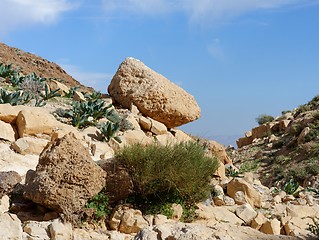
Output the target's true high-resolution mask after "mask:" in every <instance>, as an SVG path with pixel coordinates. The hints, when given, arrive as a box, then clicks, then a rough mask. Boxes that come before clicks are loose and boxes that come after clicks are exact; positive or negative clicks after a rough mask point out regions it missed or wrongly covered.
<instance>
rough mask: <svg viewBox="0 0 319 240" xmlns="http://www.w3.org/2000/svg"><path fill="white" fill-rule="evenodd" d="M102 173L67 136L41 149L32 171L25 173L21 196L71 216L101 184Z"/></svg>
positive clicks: (79, 144)
mask: <svg viewBox="0 0 319 240" xmlns="http://www.w3.org/2000/svg"><path fill="white" fill-rule="evenodd" d="M105 177H106V173H105V172H104V171H103V170H102V169H101V168H100V167H99V166H97V165H96V163H94V162H93V160H92V159H91V156H90V153H89V151H88V149H86V148H85V147H84V146H83V145H82V144H81V142H80V141H79V140H77V139H76V138H75V136H74V135H73V134H72V133H70V134H67V135H65V136H64V137H62V138H59V139H56V140H55V141H54V142H52V143H51V144H49V145H47V147H46V148H45V149H44V150H43V152H42V153H41V154H40V157H39V163H38V165H37V167H36V171H31V170H30V171H28V173H27V177H26V186H25V192H24V196H25V197H26V198H28V199H30V200H32V201H33V202H35V203H38V204H41V205H43V206H45V207H47V208H50V209H53V210H54V211H56V212H58V213H64V214H65V216H66V217H71V216H72V214H73V213H74V212H77V211H78V210H80V209H81V208H82V207H83V206H84V205H85V204H86V202H87V201H88V200H89V199H91V198H92V197H93V196H95V195H96V194H97V193H99V192H100V191H101V190H102V188H103V187H104V185H105Z"/></svg>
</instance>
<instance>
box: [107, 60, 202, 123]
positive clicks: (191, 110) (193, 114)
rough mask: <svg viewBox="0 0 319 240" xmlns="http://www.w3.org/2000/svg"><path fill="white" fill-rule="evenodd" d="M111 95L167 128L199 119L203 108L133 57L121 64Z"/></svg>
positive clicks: (112, 84) (180, 89)
mask: <svg viewBox="0 0 319 240" xmlns="http://www.w3.org/2000/svg"><path fill="white" fill-rule="evenodd" d="M108 92H109V93H110V95H111V96H112V97H113V98H114V99H115V100H116V101H117V102H118V103H120V104H121V105H123V106H124V107H127V108H130V107H131V105H132V104H134V105H135V106H137V108H138V110H139V111H140V112H141V113H142V114H144V115H145V116H148V117H151V118H153V119H155V120H157V121H159V122H161V123H164V124H165V125H166V126H167V127H168V128H173V127H177V126H180V125H183V124H186V123H188V122H192V121H194V120H196V119H198V118H199V117H200V108H199V107H198V105H197V102H196V101H195V99H194V97H193V96H192V95H190V94H189V93H187V92H186V91H185V90H183V89H182V88H180V87H179V86H177V85H176V84H174V83H172V82H170V81H169V80H168V79H167V78H165V77H164V76H162V75H161V74H159V73H156V72H155V71H153V70H152V69H150V68H148V67H147V66H145V65H144V63H142V62H141V61H139V60H137V59H134V58H126V59H125V61H124V62H122V64H121V65H120V67H119V69H118V70H117V72H116V74H115V75H114V77H113V79H112V81H111V83H110V85H109V87H108Z"/></svg>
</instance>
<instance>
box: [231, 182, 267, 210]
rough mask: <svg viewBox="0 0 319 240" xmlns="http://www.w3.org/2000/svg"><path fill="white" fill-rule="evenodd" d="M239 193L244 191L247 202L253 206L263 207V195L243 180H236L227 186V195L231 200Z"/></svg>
mask: <svg viewBox="0 0 319 240" xmlns="http://www.w3.org/2000/svg"><path fill="white" fill-rule="evenodd" d="M238 191H242V192H243V193H244V194H245V197H246V200H247V202H248V203H249V204H250V205H251V206H253V207H258V208H260V207H261V205H262V197H261V194H260V193H259V192H258V191H256V190H255V189H254V188H253V187H252V186H251V185H250V184H249V183H247V182H246V181H245V180H243V179H241V178H235V179H233V180H231V181H230V182H229V183H228V184H227V195H228V196H230V197H231V198H234V197H235V194H236V192H238Z"/></svg>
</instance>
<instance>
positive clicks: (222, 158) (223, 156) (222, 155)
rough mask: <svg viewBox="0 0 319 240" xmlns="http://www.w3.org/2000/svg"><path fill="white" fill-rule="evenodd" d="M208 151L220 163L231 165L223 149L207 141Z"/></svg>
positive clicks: (215, 143) (214, 142)
mask: <svg viewBox="0 0 319 240" xmlns="http://www.w3.org/2000/svg"><path fill="white" fill-rule="evenodd" d="M207 148H208V151H210V152H211V153H212V154H213V155H215V156H216V157H217V158H218V159H219V161H220V162H222V163H223V164H233V162H232V160H231V159H230V157H228V155H227V153H226V151H225V147H224V146H223V145H221V144H220V143H218V142H216V141H212V140H211V141H209V143H208V146H207Z"/></svg>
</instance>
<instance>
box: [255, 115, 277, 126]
mask: <svg viewBox="0 0 319 240" xmlns="http://www.w3.org/2000/svg"><path fill="white" fill-rule="evenodd" d="M273 120H274V117H273V116H270V115H266V114H262V115H259V116H258V117H257V118H256V122H258V124H259V125H262V124H265V123H268V122H272V121H273Z"/></svg>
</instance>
